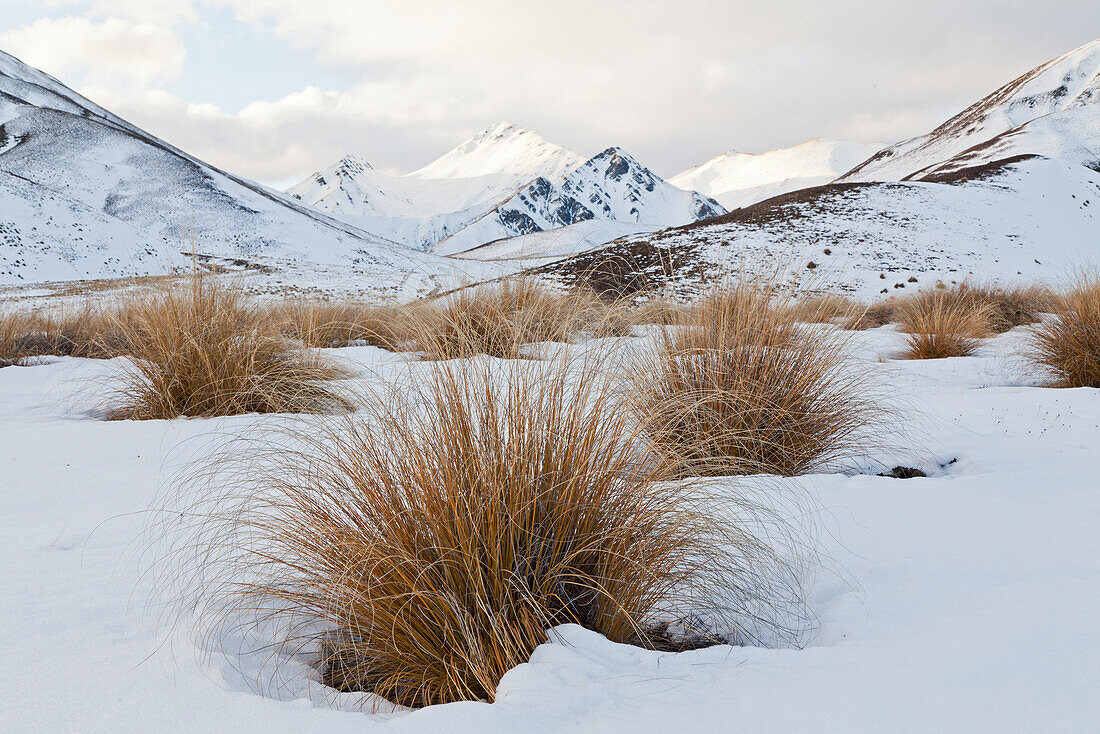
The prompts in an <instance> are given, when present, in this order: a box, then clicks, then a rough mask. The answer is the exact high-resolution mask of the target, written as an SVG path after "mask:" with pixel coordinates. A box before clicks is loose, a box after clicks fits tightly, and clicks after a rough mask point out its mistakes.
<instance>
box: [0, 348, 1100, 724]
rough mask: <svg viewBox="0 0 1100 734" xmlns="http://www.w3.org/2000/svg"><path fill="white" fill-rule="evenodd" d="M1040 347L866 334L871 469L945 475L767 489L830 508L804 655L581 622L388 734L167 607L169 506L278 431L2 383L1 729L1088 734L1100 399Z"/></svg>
mask: <svg viewBox="0 0 1100 734" xmlns="http://www.w3.org/2000/svg"><path fill="white" fill-rule="evenodd" d="M635 341H636V340H635ZM1025 341H1026V340H1025V330H1023V329H1016V330H1013V331H1011V332H1009V333H1007V334H1004V335H1001V336H1000V337H997V338H996V339H992V340H989V341H988V342H987V343H986V345H984V346H983V347H982V349H981V351H980V352H979V356H976V357H969V358H958V359H948V360H930V361H912V362H899V361H892V360H890V359H889V357H890V355H893V354H895V353H897V352H898V351H900V349H901V344H902V339H901V336H900V335H899V334H898V333H897V332H896V331H895V330H894V329H893V327H884V328H881V329H876V330H872V331H868V332H862V333H859V334H856V335H854V338H853V348H854V349H856V350H857V353H858V354H859V355H861V356H862V357H863V358H865V359H867V360H868V362H869V363H872V364H874V366H875V369H876V370H878V371H880V372H879V374H880V376H881V378H882V379H883V380H884V384H886V385H887V386H889V388H890V393H891V394H892V395H893V396H894V397H892V398H891V402H892V403H893V407H894V409H895V410H896V421H897V422H896V428H895V431H894V432H893V434H894V435H891V436H889V437H888V441H887V443H889V445H890V446H892V447H893V448H890V449H889V450H888V451H885V452H879V454H877V455H876V456H874V457H867V458H868V464H867V465H868V466H870V465H871V463H872V462H871V461H870V460H871V459H877V460H879V461H881V462H885V463H886V464H889V465H893V463H899V464H904V465H907V466H917V467H920V468H922V469H924V470H926V471H927V472H928V473H929V475H930V476H929V477H928V478H917V479H910V480H896V479H888V478H883V477H878V476H873V475H870V474H842V473H836V474H819V475H813V476H806V477H799V478H795V479H778V478H769V479H768V480H767V481H766V483H765V484H766V486H767V487H768V489H767V491H773V492H774V491H779V492H782V491H783V490H784V488H786V489H789V490H792V491H793V490H797V491H799V492H805V493H807V494H808V495H809V496H810V497H811V498H812V499H813V501H814V503H815V504H816V505H817V506H818V507H819V508H820V509H819V511H818V512H817V514H816V517H814V518H812V522H813V524H815V525H816V526H818V527H819V528H820V533H819V542H820V548H819V552H820V556H821V563H820V567H819V568H818V570H817V572H816V577H815V578H814V579H812V584H811V587H810V588H809V589H808V591H809V602H810V606H811V610H812V611H813V612H814V613H815V614H816V616H817V617H818V620H819V623H818V629H817V632H816V634H815V636H814V637H813V638H812V639H810V640H809V641H808V645H807V646H806V647H805V648H804V649H801V650H796V649H764V648H741V647H725V646H723V647H715V648H710V649H706V650H699V651H694V652H687V653H679V654H668V653H656V652H650V651H644V650H640V649H636V648H631V647H628V646H623V645H615V644H612V643H609V642H607V641H606V640H603V639H602V638H600V637H599V636H597V635H595V634H593V633H591V632H587V631H585V630H582V629H579V628H576V627H569V626H567V627H562V628H559V629H558V630H556V635H555V641H553V642H548V643H547V644H546V645H543V646H542V647H540V648H539V649H538V650H537V651H536V652H535V654H534V655H533V656H532V659H531V661H530V662H529V663H528V664H525V665H521V666H519V667H518V668H515V669H513V670H512V671H511V672H509V673H508V674H507V675H506V676H505V678H504V679H503V681H502V682H501V685H500V689H499V693H498V700H497V702H496V703H494V704H492V705H489V704H484V703H474V702H471V703H461V704H451V705H447V706H439V707H432V708H429V709H423V710H420V711H417V712H411V713H410V712H397V713H388V714H377V715H372V714H369V713H363V712H361V711H359V710H358V708H359V707H360V706H361V705H362V704H363V703H364V699H363V697H360V696H352V695H346V694H345V695H339V696H333V695H329V693H330V692H327V691H325V690H322V689H321V688H320V687H319V686H318V684H316V683H313V682H311V681H310V680H309V678H308V673H309V671H308V669H307V668H306V667H305V666H303V665H301V664H297V663H294V662H293V661H290V662H289V663H288V664H287V665H285V666H284V667H283V668H282V669H281V670H280V671H279V672H278V673H277V674H276V673H274V672H273V670H272V668H271V666H270V662H271V658H270V656H269V655H264V656H256V657H254V658H238V657H236V656H234V657H233V659H232V660H231V659H229V658H226V657H225V656H223V655H221V654H220V653H215V654H213V655H210V656H204V655H202V654H201V652H202V651H200V650H198V649H197V648H196V647H195V643H194V642H193V641H192V637H191V635H190V633H189V629H187V626H186V624H181V625H180V626H179V627H178V628H177V629H175V630H172V629H171V628H169V627H168V626H166V625H165V624H164V620H163V618H162V611H163V610H162V609H161V608H160V607H157V606H150V604H149V598H150V597H149V596H148V592H149V588H148V583H146V581H144V580H143V579H142V577H141V574H142V572H143V571H144V570H145V569H146V568H147V565H146V561H147V560H148V559H147V558H143V556H142V553H143V550H145V545H144V542H145V539H144V538H143V537H142V528H143V527H145V525H146V522H147V520H148V514H147V513H146V511H147V510H148V509H149V508H150V506H151V505H152V504H153V503H154V501H155V498H156V496H157V495H158V493H160V492H161V491H162V490H163V489H164V488H165V487H167V486H168V485H169V484H170V483H171V481H172V479H173V477H174V476H176V473H177V472H179V471H181V470H182V469H183V468H185V467H186V466H187V465H188V462H189V460H190V459H191V458H193V457H195V456H199V455H202V454H203V453H204V452H205V451H206V450H207V449H208V447H209V445H210V443H211V441H216V440H217V439H216V438H212V437H215V436H216V435H223V436H224V435H232V434H234V433H238V432H240V431H245V430H254V429H257V428H262V427H263V426H264V425H265V424H266V423H265V422H267V421H272V420H277V417H270V416H269V417H264V416H239V417H234V418H229V419H212V420H173V421H147V422H126V421H122V422H109V423H108V422H102V421H97V420H94V419H92V418H91V417H90V416H89V415H88V414H87V412H86V411H87V409H88V408H89V407H90V405H91V404H93V403H94V402H95V401H96V397H97V391H98V390H99V389H101V380H102V378H103V377H104V376H106V374H107V373H108V371H109V370H110V369H112V367H113V365H112V364H110V363H108V362H97V361H90V360H77V359H59V360H53V361H49V362H48V363H45V364H39V365H35V366H32V367H13V368H5V369H2V370H0V466H2V467H3V470H2V471H0V475H2V476H3V477H4V478H5V479H4V482H3V488H4V492H3V493H2V494H0V513H2V516H3V517H4V518H5V520H6V528H5V532H3V533H0V549H2V552H3V554H4V556H3V557H4V558H5V560H6V563H5V564H4V565H3V567H2V569H0V585H2V588H3V589H4V590H5V594H4V595H3V597H2V601H0V629H3V630H4V634H3V635H2V636H0V638H2V639H3V640H4V643H3V651H4V655H3V656H2V658H0V660H2V662H0V684H2V685H3V686H4V690H5V691H6V695H5V696H4V698H3V700H2V702H0V731H5V732H6V731H11V732H26V731H81V732H98V731H153V730H158V731H166V732H173V731H180V732H194V731H242V732H248V731H257V732H259V731H264V732H272V731H275V732H278V731H326V732H341V731H357V732H359V731H364V730H367V731H371V730H390V731H394V732H404V731H409V732H438V731H448V732H466V731H469V732H498V731H499V732H516V731H530V732H551V731H586V732H587V731H591V732H617V731H623V732H643V731H670V730H675V731H683V732H712V731H736V730H755V731H777V732H779V731H816V732H830V731H837V732H842V731H843V732H852V731H912V732H926V731H960V732H963V731H966V732H972V731H990V732H994V731H996V732H1002V731H1085V730H1088V729H1089V727H1090V726H1091V725H1092V723H1093V722H1095V720H1096V717H1097V715H1100V703H1098V702H1097V699H1096V697H1095V695H1094V691H1095V688H1096V684H1097V682H1098V677H1100V675H1098V670H1097V666H1096V663H1095V661H1096V660H1097V659H1098V657H1100V642H1097V640H1096V637H1095V635H1093V634H1092V633H1091V632H1092V626H1093V618H1094V616H1095V614H1094V612H1095V609H1096V608H1097V607H1098V604H1100V584H1097V581H1096V579H1097V578H1098V577H1100V575H1098V574H1100V553H1098V552H1097V551H1098V550H1100V533H1097V529H1098V523H1100V497H1098V495H1097V492H1096V489H1097V479H1096V473H1097V469H1098V468H1100V460H1098V459H1097V445H1098V443H1100V391H1096V390H1088V389H1076V390H1055V389H1048V388H1041V387H1036V386H1034V385H1035V383H1036V382H1037V379H1038V378H1037V376H1035V375H1032V374H1029V373H1028V372H1027V370H1026V369H1025V368H1024V367H1023V366H1022V363H1021V362H1020V361H1019V358H1018V357H1019V355H1020V353H1021V351H1022V350H1023V349H1024V348H1025ZM332 354H334V355H336V356H338V357H340V358H342V359H346V360H348V361H349V362H350V363H352V364H353V365H354V366H356V367H357V369H359V370H360V372H361V373H362V378H361V379H363V380H365V381H368V382H369V381H373V380H386V381H395V380H401V379H406V377H407V375H408V374H410V370H409V366H408V364H407V363H406V357H405V356H403V355H393V354H389V353H387V352H383V351H381V350H378V349H374V348H371V347H351V348H346V349H340V350H332ZM879 359H883V360H885V361H882V362H879V361H878V360H879ZM417 369H419V368H418V367H417V366H415V365H414V366H413V367H412V371H411V373H412V374H415V373H416V370H417ZM952 460H954V462H953V463H949V462H952ZM941 465H943V466H941ZM256 689H262V691H263V692H264V693H266V694H267V695H266V696H260V695H258V694H257V692H256Z"/></svg>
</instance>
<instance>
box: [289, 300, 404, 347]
mask: <svg viewBox="0 0 1100 734" xmlns="http://www.w3.org/2000/svg"><path fill="white" fill-rule="evenodd" d="M268 313H269V314H270V316H271V318H273V319H274V320H275V321H276V322H277V324H278V328H279V330H280V331H281V332H282V333H283V334H285V335H286V336H288V337H290V338H292V339H296V340H298V341H300V342H302V343H303V344H305V345H306V346H310V347H345V346H348V345H349V344H352V343H354V342H366V343H367V344H369V345H371V346H375V347H382V348H383V349H389V350H391V351H392V350H397V349H399V348H400V347H401V345H402V344H404V343H405V342H407V341H408V339H409V325H408V323H409V318H408V313H407V311H406V310H404V309H401V308H398V307H388V306H376V305H368V304H359V303H351V302H346V301H344V302H341V301H286V302H282V303H277V304H275V305H273V306H271V307H269V309H268Z"/></svg>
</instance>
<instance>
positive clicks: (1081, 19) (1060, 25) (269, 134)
mask: <svg viewBox="0 0 1100 734" xmlns="http://www.w3.org/2000/svg"><path fill="white" fill-rule="evenodd" d="M27 1H28V2H29V1H30V0H27ZM1063 5H1064V7H1063V8H1062V10H1063V11H1064V12H1059V13H1052V12H1051V11H1050V10H1049V8H1046V7H1044V6H1042V5H1041V4H1038V3H1034V2H1033V1H1032V0H967V2H965V3H958V2H957V0H927V1H926V2H925V3H923V4H921V5H914V4H901V3H882V2H877V1H872V0H834V2H830V3H822V2H820V0H772V1H771V2H769V3H757V2H750V1H749V0H680V2H677V3H668V2H667V1H666V0H622V1H621V2H618V1H612V0H598V1H597V2H592V1H591V0H557V2H555V3H543V4H534V3H522V2H520V3H517V2H515V1H514V0H465V1H464V2H454V1H453V0H418V1H417V2H413V3H410V2H408V0H371V1H370V2H366V1H364V0H309V2H302V1H301V0H111V1H110V2H108V0H84V2H78V1H77V0H73V2H71V3H70V5H67V6H66V7H67V8H68V7H72V8H79V9H81V10H80V11H79V12H86V13H87V16H86V17H84V18H67V19H62V20H59V21H49V22H46V21H39V22H36V23H34V24H32V25H31V26H29V27H27V28H23V29H19V30H17V31H15V32H14V34H0V46H2V47H5V48H6V50H9V51H11V52H13V53H15V54H16V55H21V56H24V57H25V59H26V60H28V61H30V62H31V63H35V64H36V65H41V66H44V67H46V68H47V70H50V71H52V72H54V73H55V74H60V75H62V79H63V80H65V81H68V82H70V83H76V84H79V85H82V87H81V91H84V92H85V93H87V94H88V95H89V96H90V97H92V98H93V99H95V100H96V101H97V102H99V103H100V104H103V105H104V106H106V107H107V108H108V109H112V111H115V112H117V113H119V114H121V115H123V116H124V117H127V118H128V119H131V120H132V121H133V122H135V123H137V124H139V125H141V126H143V127H146V128H147V129H149V130H150V131H151V132H153V133H155V134H158V135H160V136H162V137H164V138H166V139H167V140H169V141H170V142H173V143H176V144H178V145H180V146H181V147H184V148H185V149H187V150H189V151H191V152H193V153H195V154H197V155H199V156H200V157H205V158H208V159H209V160H210V161H211V162H212V163H215V164H216V165H220V166H222V167H225V168H228V169H230V170H233V171H235V172H239V173H241V174H243V175H247V176H252V177H259V178H262V179H264V180H281V179H285V178H286V177H288V176H292V175H304V174H307V173H309V172H310V171H312V170H315V169H316V168H318V167H320V166H322V165H325V164H327V163H330V162H331V159H333V158H335V157H337V156H339V155H340V154H341V153H343V152H346V151H350V152H356V153H359V154H361V155H364V156H366V157H367V158H368V159H370V160H371V161H372V162H373V163H375V164H376V165H379V166H381V167H383V168H396V169H398V170H411V169H413V168H416V167H419V166H420V165H423V164H424V163H427V162H428V161H429V160H431V158H432V157H434V156H436V155H439V154H441V153H442V152H444V151H445V150H446V149H448V148H449V147H451V146H452V145H454V144H455V143H457V142H459V140H461V139H462V138H463V137H464V136H466V135H469V134H472V133H474V132H476V131H477V130H478V129H479V128H481V127H484V126H486V125H488V124H490V123H492V122H495V121H497V120H501V119H509V120H512V121H513V122H516V123H518V124H521V125H524V126H526V127H530V128H533V129H536V130H538V131H539V132H541V133H542V134H543V135H545V136H546V137H547V138H549V139H551V140H554V141H556V142H560V143H562V144H564V145H567V146H569V147H572V148H574V149H576V150H578V151H580V152H588V153H591V152H596V151H598V150H600V149H602V148H604V147H606V146H608V145H622V146H624V147H626V148H627V149H628V150H630V151H631V152H633V153H635V154H636V155H638V156H639V158H641V159H642V160H643V161H645V162H647V163H649V164H650V165H652V166H653V167H654V168H655V169H656V170H657V171H658V172H660V173H664V174H672V173H675V172H677V171H678V170H681V169H683V168H685V167H687V166H688V165H690V164H692V163H697V162H700V161H702V160H706V159H708V158H710V157H712V156H713V155H714V154H716V153H717V152H719V151H722V150H727V149H729V148H737V149H740V150H746V151H758V150H767V149H771V148H775V147H779V146H783V145H792V144H795V143H798V142H800V141H801V140H804V139H806V138H809V137H814V136H817V135H825V136H830V137H847V138H855V139H862V140H874V141H881V140H892V139H897V138H902V137H908V136H911V135H916V134H920V133H923V132H926V131H927V130H928V129H929V128H930V127H932V126H934V125H935V124H936V123H938V122H940V121H942V120H943V119H945V118H946V117H948V116H949V115H950V114H952V113H953V112H955V111H957V110H959V109H961V108H962V107H964V106H965V105H967V104H969V103H970V102H972V101H974V100H975V99H977V98H978V97H980V96H981V95H983V94H985V93H987V92H989V91H991V90H992V89H994V88H996V87H997V86H999V85H1000V84H1003V83H1004V82H1006V81H1008V80H1010V79H1011V78H1013V77H1014V76H1016V75H1018V74H1019V73H1021V72H1023V71H1025V70H1027V69H1028V68H1030V67H1032V66H1034V65H1035V64H1037V63H1040V62H1042V61H1044V60H1046V59H1047V58H1050V57H1052V56H1054V55H1057V54H1058V53H1061V52H1064V51H1067V50H1069V49H1070V48H1071V47H1072V46H1075V45H1078V44H1080V43H1083V42H1086V41H1088V40H1091V39H1090V38H1088V37H1087V35H1083V34H1087V33H1088V32H1089V31H1088V30H1087V29H1089V28H1097V27H1100V4H1096V3H1095V2H1088V0H1074V1H1073V2H1069V1H1067V2H1066V3H1064V4H1063ZM1069 6H1073V7H1069ZM211 7H217V8H228V9H229V10H230V11H231V12H232V13H233V14H235V17H236V18H237V19H238V20H239V21H241V22H244V23H247V24H250V25H251V26H252V27H253V29H254V30H255V32H256V33H259V34H262V35H265V36H268V37H274V38H277V39H281V40H283V41H284V42H285V43H286V44H287V45H288V46H289V47H290V49H292V51H290V52H288V53H290V54H293V55H295V58H296V59H300V60H302V61H303V62H304V63H303V65H302V66H300V67H298V68H317V69H319V70H320V71H319V72H318V76H319V77H320V76H323V73H324V72H325V71H333V72H335V74H334V78H339V79H344V80H347V81H346V82H344V83H342V84H335V83H332V82H331V81H330V80H327V78H326V80H325V81H322V79H320V78H318V79H317V80H315V81H314V80H310V79H307V81H306V83H304V84H303V83H302V79H301V77H300V76H299V77H298V82H297V83H296V84H295V87H293V88H290V89H287V90H286V94H284V95H282V96H281V97H280V98H277V99H274V100H272V101H263V100H257V96H258V95H257V93H256V92H255V91H253V88H252V87H251V86H250V85H251V84H252V83H253V82H252V81H251V80H250V79H249V77H248V76H247V75H245V74H239V73H238V74H235V73H233V69H234V65H233V63H232V62H233V53H235V50H234V49H232V48H230V49H227V50H218V49H217V48H215V47H211V49H212V50H211V49H204V50H206V51H208V52H210V53H208V54H207V56H210V54H211V53H214V52H216V53H221V54H224V55H225V61H226V63H225V64H223V65H222V66H221V67H219V68H221V69H224V70H225V71H224V75H225V78H224V87H223V89H224V90H226V91H227V94H226V95H223V96H222V97H221V99H225V98H226V97H230V98H235V99H238V100H239V104H234V105H233V109H231V110H228V111H225V110H221V109H217V108H215V107H212V106H210V105H203V104H201V103H203V102H204V101H207V100H203V99H187V100H182V99H178V98H176V97H173V96H172V95H169V94H166V93H165V92H164V91H163V87H164V85H163V81H164V80H166V79H171V78H172V77H173V75H174V74H178V73H179V72H180V68H181V65H182V63H183V58H184V57H183V54H184V50H183V48H182V44H181V43H179V41H178V38H176V36H175V35H174V32H175V31H178V32H180V33H182V34H183V35H184V36H185V37H188V38H189V37H190V36H189V35H187V33H185V31H187V30H188V29H189V28H188V26H187V24H189V23H192V22H197V23H199V24H201V23H204V22H224V18H225V14H224V13H221V12H219V13H217V14H214V13H211V12H210V8H211ZM74 12H78V11H75V10H74ZM945 17H950V18H951V22H949V23H947V22H945V21H944V18H945ZM214 18H216V19H217V20H216V21H215V20H211V19H214ZM65 23H68V24H70V25H69V26H68V27H69V28H70V30H69V31H67V34H66V33H61V30H62V29H63V28H65V27H66V26H64V25H63V24H65ZM40 24H42V25H41V27H40V28H39V26H40ZM79 24H83V25H79ZM194 27H195V26H194V25H191V26H190V29H192V30H193V29H194ZM36 29H37V30H36ZM71 29H78V30H80V32H79V33H78V32H76V30H71ZM109 29H110V30H111V32H112V33H113V34H114V35H110V34H108V30H109ZM139 29H141V30H140V32H139ZM1081 29H1086V30H1084V31H1082V30H1081ZM219 30H224V29H219ZM47 31H49V32H47ZM33 33H39V34H40V35H38V36H33V37H32V34H33ZM51 34H52V35H51ZM9 35H13V37H15V38H16V40H20V41H21V42H22V43H23V46H22V48H23V51H22V52H21V51H20V50H19V49H18V48H17V47H16V45H15V44H13V43H11V42H10V41H9V40H8V38H7V36H9ZM108 36H110V38H111V39H112V40H111V41H108V40H107V38H108ZM201 38H202V36H201V34H199V35H198V36H197V40H195V41H193V43H201V42H202V40H201ZM154 39H155V40H154ZM191 42H192V41H189V43H191ZM78 49H79V50H78ZM109 51H110V52H109ZM36 57H40V59H39V61H37V62H36V61H35V59H36ZM205 73H209V72H208V71H207V72H205ZM185 78H186V77H185ZM268 88H270V87H268ZM237 110H239V111H237Z"/></svg>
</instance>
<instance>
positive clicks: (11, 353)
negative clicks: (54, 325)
mask: <svg viewBox="0 0 1100 734" xmlns="http://www.w3.org/2000/svg"><path fill="white" fill-rule="evenodd" d="M32 322H33V319H32V317H31V315H30V314H27V313H22V312H18V311H15V312H6V313H0V367H10V366H12V365H16V364H22V363H23V361H24V360H26V359H27V358H28V357H32V356H36V355H35V354H34V350H33V349H30V348H29V347H28V344H27V340H28V338H29V337H30V335H31V334H32V333H33V330H34V326H33V323H32Z"/></svg>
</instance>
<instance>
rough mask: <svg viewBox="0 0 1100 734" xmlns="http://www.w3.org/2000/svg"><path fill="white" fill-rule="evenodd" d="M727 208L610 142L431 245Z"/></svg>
mask: <svg viewBox="0 0 1100 734" xmlns="http://www.w3.org/2000/svg"><path fill="white" fill-rule="evenodd" d="M724 212H725V209H723V208H722V205H721V204H719V203H718V202H716V201H714V200H713V199H710V198H708V197H706V196H703V195H702V194H699V193H697V192H694V191H684V190H683V189H681V188H678V187H676V186H673V185H672V184H670V183H669V182H668V181H665V180H664V179H663V178H661V177H659V176H657V175H656V174H654V173H653V172H652V171H650V170H649V169H648V168H646V167H645V166H643V165H642V164H641V163H639V162H638V161H637V160H635V159H634V158H633V157H631V156H630V155H629V154H627V153H626V152H625V151H623V150H622V149H620V148H608V149H607V150H605V151H603V152H602V153H599V154H597V155H595V156H593V157H592V158H590V159H588V160H587V161H585V162H584V164H583V165H581V166H579V167H578V168H576V169H575V170H573V171H572V172H570V173H569V174H567V175H566V176H564V177H563V178H561V179H559V180H556V181H555V180H551V179H549V178H546V177H539V178H538V179H536V180H535V181H534V182H533V183H531V185H530V186H527V187H526V188H525V189H523V190H522V191H520V192H518V193H517V194H516V195H515V196H513V197H512V198H510V199H509V200H508V201H506V202H504V203H503V204H501V205H500V206H498V207H496V208H495V209H493V210H492V211H491V212H489V213H488V214H486V215H485V216H483V217H482V218H481V219H479V220H478V221H476V222H475V223H473V224H471V225H470V226H469V227H467V228H465V229H463V230H462V231H460V232H459V233H458V234H455V235H452V236H451V237H449V238H447V239H445V240H443V241H441V242H439V243H438V244H436V245H435V246H434V247H433V248H432V251H433V252H436V253H438V254H444V255H451V254H456V253H460V252H465V251H467V250H471V249H473V248H475V247H478V246H480V245H483V244H485V243H487V242H493V241H495V240H499V239H504V238H508V237H515V236H518V235H525V234H530V233H532V232H540V231H545V230H552V229H557V228H559V227H566V226H568V225H571V224H576V223H578V222H583V221H587V220H592V219H606V220H613V221H618V222H624V223H628V224H637V225H645V226H649V227H652V228H654V229H656V228H660V227H668V226H674V225H678V224H685V223H687V222H695V221H698V220H701V219H707V218H709V217H713V216H717V215H719V214H722V213H724Z"/></svg>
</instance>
